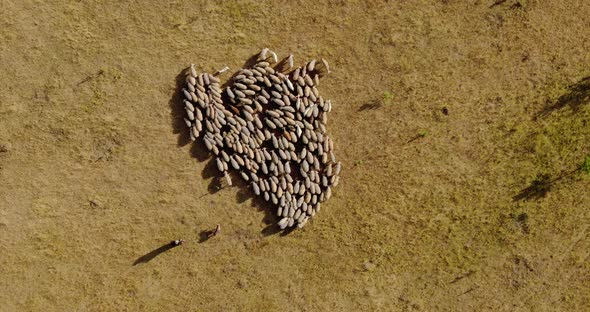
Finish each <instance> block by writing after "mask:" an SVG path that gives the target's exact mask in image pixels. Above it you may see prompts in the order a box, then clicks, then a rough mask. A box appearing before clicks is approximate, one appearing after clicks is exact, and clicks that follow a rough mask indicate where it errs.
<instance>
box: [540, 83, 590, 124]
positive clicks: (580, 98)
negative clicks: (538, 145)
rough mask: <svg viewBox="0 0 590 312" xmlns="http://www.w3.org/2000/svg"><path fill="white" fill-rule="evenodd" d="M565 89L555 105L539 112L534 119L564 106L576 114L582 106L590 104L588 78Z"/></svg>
mask: <svg viewBox="0 0 590 312" xmlns="http://www.w3.org/2000/svg"><path fill="white" fill-rule="evenodd" d="M567 89H568V92H567V93H566V94H564V95H562V96H560V97H559V98H558V99H557V100H556V101H555V103H553V104H550V105H548V106H547V107H545V108H544V109H543V110H541V111H540V112H539V113H538V114H537V116H536V117H535V118H539V117H545V116H547V115H549V114H551V113H552V112H554V111H556V110H560V109H562V108H564V107H566V106H569V107H570V108H571V109H572V110H573V111H574V112H576V111H578V110H579V109H580V108H581V106H582V105H583V104H586V103H590V76H588V77H584V78H582V79H581V80H580V81H578V82H576V83H574V84H572V85H570V86H568V88H567Z"/></svg>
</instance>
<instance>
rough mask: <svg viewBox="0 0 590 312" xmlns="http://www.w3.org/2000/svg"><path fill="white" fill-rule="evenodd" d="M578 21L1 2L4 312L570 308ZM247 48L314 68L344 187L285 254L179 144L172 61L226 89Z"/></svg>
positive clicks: (582, 27)
mask: <svg viewBox="0 0 590 312" xmlns="http://www.w3.org/2000/svg"><path fill="white" fill-rule="evenodd" d="M588 16H590V2H588V1H576V0H549V1H540V0H505V1H502V0H499V1H498V0H473V1H459V0H439V1H435V0H431V1H425V0H424V1H308V0H302V1H32V0H1V1H0V72H1V75H0V276H1V278H0V302H2V304H1V308H0V310H2V311H123V310H129V311H281V310H282V311H485V310H494V311H582V310H588V309H590V192H588V190H589V187H590V177H589V176H587V175H586V174H584V172H583V171H582V170H579V169H578V168H579V166H580V163H581V162H582V161H583V160H584V158H585V157H586V156H587V155H588V154H590V127H589V126H588V122H589V121H590V105H588V102H589V95H590V78H588V77H589V76H590V67H589V64H590V19H589V18H588ZM263 47H269V48H271V49H272V50H275V51H277V52H278V53H279V56H286V55H288V53H293V54H294V55H295V62H296V63H298V64H302V63H303V62H305V61H307V60H309V59H311V58H318V59H319V58H320V57H324V58H326V59H327V60H329V61H330V64H331V67H332V74H331V75H329V76H328V77H326V78H324V79H323V80H322V82H321V85H320V86H319V89H320V92H321V93H322V94H323V95H324V97H326V98H330V99H332V102H333V107H334V108H333V110H332V113H331V115H330V116H329V122H328V125H329V127H328V132H329V134H330V136H331V137H332V138H333V139H334V141H335V150H336V154H337V157H338V158H339V160H341V161H342V162H343V164H344V165H343V170H342V174H341V175H342V178H341V182H340V185H339V186H338V187H336V188H335V189H334V190H333V196H332V198H331V199H330V200H329V201H328V202H326V203H325V204H323V205H322V211H321V212H320V213H319V214H318V215H317V216H316V218H314V219H313V220H312V222H310V223H308V224H307V226H306V227H305V228H303V229H302V230H297V231H294V232H292V233H290V234H288V235H280V234H277V233H273V232H274V231H272V230H269V226H268V222H269V221H275V222H276V220H272V217H271V215H270V213H269V211H268V210H265V207H264V206H263V205H260V204H259V203H258V201H257V200H254V199H253V198H252V197H251V194H250V193H249V192H248V191H247V190H246V189H245V188H244V187H233V188H229V189H223V190H220V191H215V190H213V189H212V187H211V185H212V183H213V182H214V180H215V177H214V176H212V174H211V172H212V171H211V170H208V168H209V167H210V166H211V164H209V160H208V159H207V157H206V156H207V155H206V154H205V153H204V152H203V150H202V147H201V146H200V145H194V146H191V145H192V144H188V142H187V141H186V134H185V133H182V132H179V129H180V128H178V121H179V120H180V119H179V116H180V115H179V113H178V112H179V110H178V109H177V108H178V104H179V103H177V97H176V96H175V93H176V92H177V86H176V80H177V78H178V76H179V75H180V74H181V73H182V71H183V70H184V69H185V68H186V67H187V66H188V65H189V64H190V63H196V64H197V68H198V69H199V70H201V71H207V72H214V71H215V70H217V69H220V68H222V67H223V66H225V65H227V66H229V67H231V68H232V69H233V70H237V69H238V68H240V67H241V66H242V64H243V63H244V61H246V59H248V58H249V57H250V56H252V55H253V54H254V53H256V52H258V51H259V50H260V49H261V48H263ZM228 76H229V75H228ZM216 224H221V227H222V231H221V233H220V235H218V236H216V237H214V238H212V239H210V240H208V241H206V242H204V243H198V241H199V233H200V232H201V231H204V230H208V229H211V228H213V227H214V226H215V225H216ZM177 238H184V239H186V240H187V243H185V244H184V245H182V246H179V247H177V248H173V249H171V250H168V251H166V252H164V253H162V254H160V255H158V256H157V257H155V258H153V259H152V260H151V261H149V262H147V263H142V264H138V265H135V266H134V265H133V263H134V262H135V261H136V260H137V259H138V258H140V257H141V256H142V255H145V254H148V253H149V252H150V251H152V250H154V249H156V248H158V247H160V246H161V245H163V244H165V243H167V242H168V241H170V240H173V239H177Z"/></svg>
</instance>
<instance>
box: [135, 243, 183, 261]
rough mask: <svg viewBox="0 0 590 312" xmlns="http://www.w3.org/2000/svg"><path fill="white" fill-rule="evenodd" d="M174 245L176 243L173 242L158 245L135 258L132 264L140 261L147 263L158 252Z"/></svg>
mask: <svg viewBox="0 0 590 312" xmlns="http://www.w3.org/2000/svg"><path fill="white" fill-rule="evenodd" d="M176 246H178V245H174V244H173V243H167V244H164V245H162V246H160V247H158V248H156V249H154V250H152V251H150V252H148V253H146V254H145V255H143V256H141V257H139V258H137V259H136V260H135V262H133V265H138V264H140V263H148V262H150V261H151V260H152V259H154V258H155V257H157V256H159V255H160V254H162V253H164V252H166V251H168V250H170V249H172V248H174V247H176Z"/></svg>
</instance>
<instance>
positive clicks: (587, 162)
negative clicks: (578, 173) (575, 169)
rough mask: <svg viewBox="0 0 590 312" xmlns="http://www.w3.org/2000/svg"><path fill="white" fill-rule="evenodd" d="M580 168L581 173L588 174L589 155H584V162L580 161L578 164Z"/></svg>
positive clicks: (589, 168)
mask: <svg viewBox="0 0 590 312" xmlns="http://www.w3.org/2000/svg"><path fill="white" fill-rule="evenodd" d="M580 169H581V170H582V172H583V173H585V174H587V175H589V176H590V155H588V156H586V158H585V159H584V162H582V165H581V166H580Z"/></svg>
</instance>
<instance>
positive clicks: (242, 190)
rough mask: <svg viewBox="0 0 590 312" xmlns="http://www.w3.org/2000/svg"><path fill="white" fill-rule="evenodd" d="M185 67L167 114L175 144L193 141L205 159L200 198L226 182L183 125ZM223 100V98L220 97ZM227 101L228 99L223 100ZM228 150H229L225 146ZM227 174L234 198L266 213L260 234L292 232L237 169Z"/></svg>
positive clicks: (251, 61)
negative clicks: (204, 184) (281, 224)
mask: <svg viewBox="0 0 590 312" xmlns="http://www.w3.org/2000/svg"><path fill="white" fill-rule="evenodd" d="M258 55H259V54H258V53H256V54H254V55H252V56H251V57H250V58H248V60H247V61H246V62H245V63H244V65H243V67H244V68H247V67H251V66H252V65H254V64H255V63H256V60H257V58H258ZM188 69H189V68H188V67H186V68H184V69H182V70H181V71H180V72H179V73H178V75H177V76H176V78H175V82H176V84H175V87H174V93H173V94H172V96H171V98H170V101H169V108H170V115H171V117H172V118H171V123H172V124H171V127H172V131H173V133H174V134H177V135H178V139H177V146H178V147H184V146H186V145H187V144H189V143H192V145H191V148H190V154H191V156H192V157H193V158H195V159H197V160H198V161H199V162H204V161H206V162H207V163H206V164H205V167H204V169H203V172H202V173H201V177H202V178H203V179H211V181H210V183H209V185H208V187H207V193H205V194H203V195H201V196H200V197H199V198H203V197H205V196H207V195H211V194H215V193H217V192H219V191H221V190H223V189H226V188H228V185H227V183H226V182H225V179H224V178H223V176H221V175H220V174H219V171H218V169H217V165H216V163H215V160H214V157H213V156H212V155H211V153H210V152H209V151H208V150H207V148H206V147H205V144H204V143H203V141H202V140H201V138H202V137H201V136H200V137H199V138H197V140H196V141H195V142H191V139H190V135H189V128H188V127H187V126H186V123H185V121H184V118H185V116H186V112H185V108H184V103H183V94H182V89H183V88H184V87H185V84H186V81H185V80H186V75H187V73H188ZM237 73H238V71H236V72H235V73H233V74H232V75H231V76H230V78H229V79H228V80H227V81H226V82H225V83H223V87H226V86H229V84H231V81H232V80H233V77H235V76H236V75H237ZM222 99H223V100H224V101H225V99H224V98H223V97H222ZM226 103H227V102H226ZM226 152H228V153H229V151H227V150H226ZM230 177H231V178H232V179H231V180H232V181H233V183H232V184H233V186H235V187H237V188H238V189H239V191H238V192H237V194H236V202H237V203H243V202H245V201H246V200H248V199H250V198H253V200H252V206H254V207H256V208H258V209H259V210H261V211H264V212H265V216H264V218H263V222H264V223H265V224H267V227H265V228H264V229H263V230H262V234H263V235H264V236H268V235H272V234H276V233H279V232H280V233H281V235H287V234H289V233H291V230H281V229H280V228H279V226H278V225H277V223H278V217H277V216H276V213H274V211H276V209H275V208H274V207H273V205H272V204H271V203H268V202H265V201H264V200H263V199H262V197H261V196H255V194H254V193H253V192H252V191H251V190H250V188H249V187H248V185H249V183H247V182H246V181H244V180H243V179H242V178H241V177H240V175H239V174H237V172H233V170H230ZM207 234H208V233H207V232H206V231H203V232H202V233H200V242H205V241H206V240H207V239H208V238H206V235H207Z"/></svg>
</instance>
